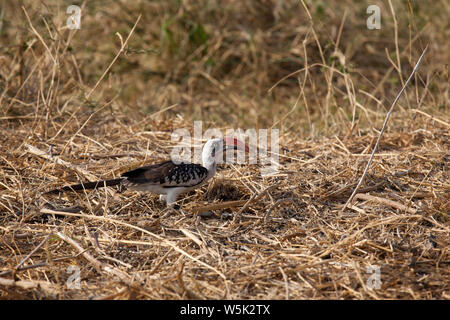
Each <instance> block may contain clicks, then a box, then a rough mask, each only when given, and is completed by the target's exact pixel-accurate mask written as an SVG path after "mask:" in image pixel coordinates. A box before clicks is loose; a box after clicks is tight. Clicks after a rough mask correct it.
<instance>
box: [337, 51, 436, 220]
mask: <svg viewBox="0 0 450 320" xmlns="http://www.w3.org/2000/svg"><path fill="white" fill-rule="evenodd" d="M427 50H428V45H427V46H426V47H425V50H423V52H422V54H421V55H420V58H419V60H418V61H417V63H416V65H415V67H414V69H413V71H412V72H411V75H410V76H409V78H408V80H407V81H406V82H405V85H404V86H403V87H402V89H401V90H400V92H399V93H398V95H397V96H396V97H395V100H394V102H393V103H392V106H391V108H390V109H389V112H388V113H387V115H386V118H385V119H384V123H383V127H382V128H381V131H380V134H379V136H378V139H377V142H376V143H375V147H374V148H373V150H372V154H371V155H370V158H369V161H368V162H367V165H366V168H365V169H364V172H363V174H362V176H361V179H360V180H359V182H358V184H357V185H356V188H355V190H353V193H352V195H351V196H350V198H348V200H347V202H346V203H345V205H344V207H343V208H342V209H341V213H342V212H344V210H345V209H346V208H347V206H348V204H349V203H350V202H351V201H352V200H353V197H354V196H355V194H356V193H357V192H358V189H359V187H360V186H361V184H362V183H363V182H364V178H365V177H366V175H367V172H368V170H369V167H370V164H371V163H372V159H373V157H374V155H375V152H376V151H377V148H378V145H379V144H380V140H381V137H382V136H383V133H384V130H385V129H386V126H387V122H388V120H389V118H390V116H391V114H392V111H393V110H394V107H395V105H396V103H397V101H398V99H399V98H400V96H401V95H402V93H403V91H405V89H406V86H407V85H408V83H409V82H410V81H411V79H412V77H413V76H414V73H416V71H417V69H418V68H419V65H420V63H421V62H422V58H423V57H424V55H425V53H426V52H427Z"/></svg>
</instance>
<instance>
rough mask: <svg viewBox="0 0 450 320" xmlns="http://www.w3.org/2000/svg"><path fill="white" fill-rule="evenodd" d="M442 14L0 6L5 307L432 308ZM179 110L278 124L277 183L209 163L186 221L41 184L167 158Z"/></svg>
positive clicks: (123, 199)
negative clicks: (211, 171) (203, 303)
mask: <svg viewBox="0 0 450 320" xmlns="http://www.w3.org/2000/svg"><path fill="white" fill-rule="evenodd" d="M70 4H78V5H80V6H81V7H82V8H83V9H82V16H81V29H80V30H77V31H73V30H72V31H71V30H68V29H67V27H66V20H67V17H68V15H67V14H66V8H67V6H68V5H70ZM370 4H377V5H379V6H380V8H381V14H382V19H381V23H382V28H381V30H368V29H367V28H366V19H367V17H368V15H367V14H366V8H367V6H368V5H370ZM139 15H142V16H141V18H140V20H139V21H138V23H137V24H136V27H135V29H134V30H133V31H132V28H133V25H134V24H135V23H136V21H137V20H138V17H139ZM449 16H450V5H449V3H448V2H447V1H445V0H441V1H434V2H422V1H409V0H407V1H392V2H390V1H370V2H368V1H304V2H303V1H296V0H261V1H231V0H230V1H221V0H215V1H214V0H210V1H206V0H203V1H193V0H192V1H191V0H180V1H106V0H105V1H75V0H73V1H56V0H55V1H2V2H1V4H0V128H1V134H0V146H1V149H0V297H1V298H2V299H77V298H79V299H88V298H94V299H127V298H137V299H189V298H197V299H221V298H226V299H286V298H287V299H380V298H388V299H449V298H450V286H449V283H450V260H449V234H450V225H449V216H448V214H449V200H450V199H449V190H450V184H449V161H450V153H449V145H450V143H449V126H450V125H449V123H450V117H449V112H448V111H449V109H448V107H449V105H448V104H449V75H448V62H449V52H450V46H449V41H448V39H449V38H450V28H449V19H448V17H449ZM116 33H119V34H120V37H121V39H120V37H119V36H118V35H117V34H116ZM129 35H130V37H129V40H128V42H127V43H126V44H125V43H124V42H125V41H126V39H127V37H128V36H129ZM121 41H122V43H124V50H123V51H122V52H120V48H121ZM427 44H429V51H428V53H427V55H426V57H425V59H424V61H423V63H422V65H421V66H420V69H419V71H418V73H417V74H416V75H415V77H414V78H413V81H412V82H411V83H410V85H409V86H408V88H407V90H406V93H405V94H404V95H403V96H402V98H401V99H400V100H399V103H398V105H397V106H396V108H395V111H394V114H393V116H392V117H391V119H390V122H389V124H388V128H387V131H386V132H385V134H384V135H383V138H382V140H381V144H380V147H379V149H378V151H377V155H376V156H375V158H374V161H373V163H372V165H371V168H370V170H369V174H368V176H367V177H366V180H365V183H364V184H363V185H362V189H361V190H360V194H362V195H360V196H358V197H357V198H356V199H355V201H353V203H352V204H351V205H350V206H349V208H347V209H346V210H345V211H344V212H341V208H342V207H343V205H344V203H345V202H346V200H347V199H348V197H349V195H350V194H351V192H352V190H353V189H354V187H355V185H356V183H357V182H358V179H359V177H360V176H361V173H362V170H363V169H364V166H365V164H366V163H367V160H368V155H369V154H370V152H371V150H372V147H373V145H374V142H375V140H376V138H377V136H378V134H379V129H380V128H381V125H382V123H383V120H384V117H385V114H386V112H387V110H388V109H389V107H390V104H391V103H392V101H393V99H394V97H395V95H396V94H397V92H398V91H399V90H400V88H401V85H402V84H403V83H404V81H405V80H406V78H407V77H408V75H409V73H410V72H411V70H412V67H413V66H414V64H415V62H416V61H417V58H418V57H419V55H420V53H421V52H422V51H423V49H424V48H425V46H426V45H427ZM119 53H120V56H119V57H118V58H117V59H116V60H115V57H116V56H117V55H118V54H119ZM112 62H113V63H112ZM110 66H111V68H110V69H109V67H110ZM193 120H202V121H204V122H203V129H204V130H206V129H207V128H208V127H211V128H212V127H217V128H221V129H225V128H243V129H247V128H255V129H259V128H272V127H274V128H278V129H280V150H281V155H280V164H281V167H280V172H279V174H277V175H275V176H273V177H261V175H260V172H259V168H258V166H257V165H240V166H234V165H227V166H223V167H222V168H221V169H220V171H219V173H218V175H217V177H216V178H215V179H214V181H213V182H212V183H210V185H209V186H207V187H204V188H202V189H201V190H198V191H196V192H194V193H191V194H188V195H187V196H186V197H184V198H183V200H182V206H183V208H184V210H185V211H186V212H187V214H186V215H184V216H183V215H166V214H165V213H166V209H165V207H164V205H162V204H160V203H159V201H158V199H157V196H154V195H151V194H141V193H136V192H131V191H120V190H117V189H114V188H108V189H107V190H97V191H92V192H87V193H78V194H76V193H66V194H61V195H60V196H51V195H46V194H44V193H45V192H46V191H48V190H50V189H52V188H56V187H59V186H63V185H66V184H69V183H74V182H77V181H86V180H93V179H98V178H110V177H117V176H118V175H120V173H121V172H124V171H126V170H129V169H131V168H132V167H136V166H139V165H143V164H144V163H154V162H157V161H160V160H162V159H165V158H168V157H169V154H170V147H171V146H172V145H173V144H174V143H173V142H172V141H171V140H170V134H171V132H172V131H173V130H174V129H176V128H181V127H185V128H188V129H192V125H193ZM230 201H233V202H230ZM211 203H214V204H217V205H216V207H215V208H216V210H213V211H212V213H213V215H212V216H210V217H202V216H199V215H198V212H199V211H202V210H199V209H198V207H199V206H200V207H202V206H206V205H210V204H211ZM220 203H222V204H223V203H225V204H224V205H223V206H224V208H222V209H220V208H219V207H218V206H219V205H218V204H220ZM265 218H266V219H265ZM70 266H76V267H79V268H80V276H81V283H80V288H79V289H73V288H72V289H70V288H69V287H68V286H67V284H66V281H67V280H68V279H69V277H70V276H71V275H72V274H73V270H72V271H70V269H69V270H68V268H69V267H70ZM370 266H378V267H380V272H381V274H380V276H381V279H380V280H381V286H380V288H378V289H376V288H375V289H371V288H370V287H369V286H368V283H367V280H368V279H369V277H370V276H371V274H370V273H368V272H367V270H368V269H367V268H368V267H370Z"/></svg>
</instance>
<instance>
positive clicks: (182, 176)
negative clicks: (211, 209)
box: [122, 161, 208, 191]
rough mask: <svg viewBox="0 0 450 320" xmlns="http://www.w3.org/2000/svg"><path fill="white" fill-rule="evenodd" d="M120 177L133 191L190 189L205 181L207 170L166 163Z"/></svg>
mask: <svg viewBox="0 0 450 320" xmlns="http://www.w3.org/2000/svg"><path fill="white" fill-rule="evenodd" d="M122 177H124V178H125V181H124V183H125V185H126V186H128V187H131V188H133V189H149V190H150V191H151V189H156V188H158V189H159V188H162V189H169V188H178V187H181V188H191V187H195V186H199V185H201V184H202V183H203V182H205V181H206V180H207V178H208V170H207V169H206V168H205V167H203V166H201V165H199V164H192V163H180V164H175V163H173V162H172V161H166V162H162V163H159V164H154V165H150V166H145V167H140V168H137V169H135V170H132V171H128V172H125V173H124V174H122ZM155 191H156V190H155Z"/></svg>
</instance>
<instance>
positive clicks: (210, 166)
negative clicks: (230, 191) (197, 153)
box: [202, 150, 217, 177]
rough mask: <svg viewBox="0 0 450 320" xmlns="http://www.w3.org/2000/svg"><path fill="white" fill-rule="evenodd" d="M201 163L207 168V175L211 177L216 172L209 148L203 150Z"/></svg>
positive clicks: (214, 159)
mask: <svg viewBox="0 0 450 320" xmlns="http://www.w3.org/2000/svg"><path fill="white" fill-rule="evenodd" d="M202 164H203V167H205V168H206V169H207V170H208V176H209V177H212V176H213V175H214V174H215V173H216V168H217V164H216V158H215V157H212V156H211V150H203V154H202Z"/></svg>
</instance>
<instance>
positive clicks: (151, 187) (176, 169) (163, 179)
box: [48, 137, 248, 207]
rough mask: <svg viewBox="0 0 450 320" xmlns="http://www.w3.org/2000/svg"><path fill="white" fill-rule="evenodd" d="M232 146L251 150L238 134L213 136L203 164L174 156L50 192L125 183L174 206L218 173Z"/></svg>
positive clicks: (206, 145) (130, 187)
mask: <svg viewBox="0 0 450 320" xmlns="http://www.w3.org/2000/svg"><path fill="white" fill-rule="evenodd" d="M231 149H232V150H242V151H248V147H247V146H246V145H245V144H244V143H242V142H241V141H239V140H238V139H235V138H230V137H226V138H224V139H210V140H208V141H207V142H206V143H205V145H204V146H203V151H202V162H203V165H200V164H194V163H179V164H176V163H174V162H173V161H172V160H168V161H165V162H161V163H158V164H152V165H149V166H145V167H140V168H137V169H134V170H131V171H128V172H125V173H123V174H122V176H121V177H120V178H117V179H112V180H101V181H95V182H86V183H81V184H76V185H71V186H66V187H63V188H61V189H55V190H52V191H50V192H48V193H57V192H60V191H79V190H85V189H96V188H101V187H105V186H115V185H123V186H125V187H126V188H129V189H132V190H139V191H149V192H152V193H155V194H159V195H161V196H160V198H165V199H166V203H167V206H168V207H173V206H174V204H175V202H176V201H177V198H178V196H179V195H181V194H183V193H186V192H189V191H191V190H194V189H197V188H198V187H200V186H201V185H203V184H204V183H206V182H207V181H208V180H209V179H211V178H212V177H213V176H214V175H215V173H216V168H217V160H218V159H221V158H222V156H223V154H224V153H225V152H226V151H227V150H231ZM175 207H178V206H175Z"/></svg>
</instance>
